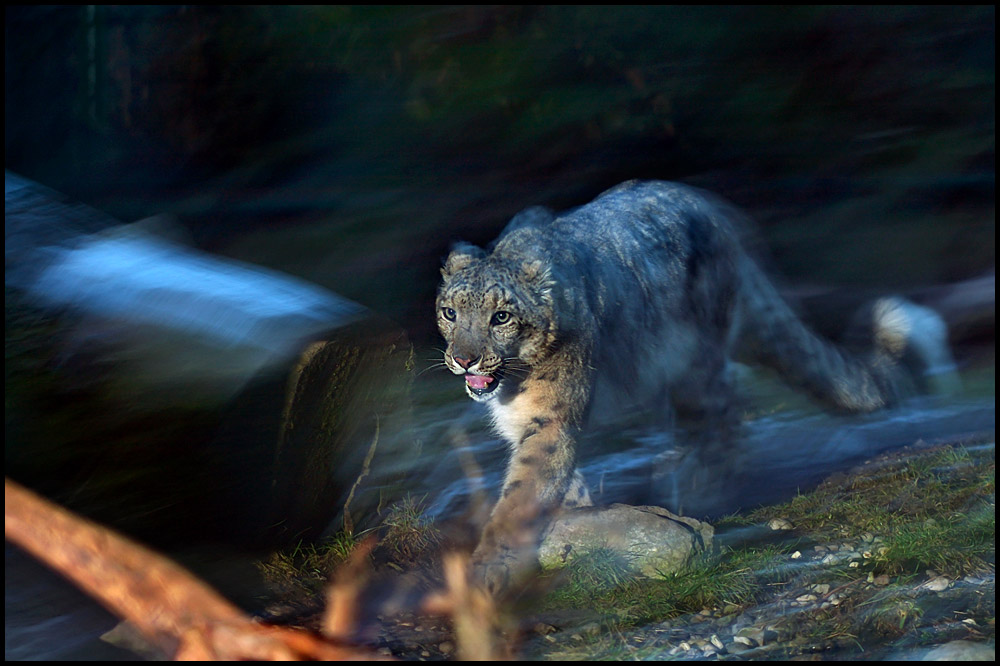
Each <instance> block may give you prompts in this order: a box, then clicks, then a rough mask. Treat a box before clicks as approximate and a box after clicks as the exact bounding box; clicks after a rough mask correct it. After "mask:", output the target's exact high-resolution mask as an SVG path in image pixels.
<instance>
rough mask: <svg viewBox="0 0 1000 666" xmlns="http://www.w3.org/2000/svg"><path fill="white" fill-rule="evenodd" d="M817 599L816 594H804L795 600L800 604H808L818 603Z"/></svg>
mask: <svg viewBox="0 0 1000 666" xmlns="http://www.w3.org/2000/svg"><path fill="white" fill-rule="evenodd" d="M816 599H817V597H816V595H815V594H803V595H801V596H798V597H795V600H796V601H797V602H799V603H800V604H807V603H809V602H810V601H816Z"/></svg>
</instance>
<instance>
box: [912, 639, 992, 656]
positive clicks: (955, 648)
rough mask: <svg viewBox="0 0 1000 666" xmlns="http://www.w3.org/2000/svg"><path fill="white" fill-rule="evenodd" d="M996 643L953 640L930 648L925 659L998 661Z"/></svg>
mask: <svg viewBox="0 0 1000 666" xmlns="http://www.w3.org/2000/svg"><path fill="white" fill-rule="evenodd" d="M996 655H997V650H996V644H995V643H974V642H972V641H952V642H950V643H945V644H944V645H940V646H938V647H936V648H934V649H933V650H930V651H929V652H928V653H927V654H926V655H924V658H923V661H996Z"/></svg>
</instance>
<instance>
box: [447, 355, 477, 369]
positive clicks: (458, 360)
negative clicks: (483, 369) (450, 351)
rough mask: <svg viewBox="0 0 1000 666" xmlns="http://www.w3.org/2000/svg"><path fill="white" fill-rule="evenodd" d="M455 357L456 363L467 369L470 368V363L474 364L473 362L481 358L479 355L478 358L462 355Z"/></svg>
mask: <svg viewBox="0 0 1000 666" xmlns="http://www.w3.org/2000/svg"><path fill="white" fill-rule="evenodd" d="M453 358H454V359H455V363H458V364H459V365H460V366H462V367H463V368H465V369H466V370H468V369H469V366H470V365H472V364H473V363H475V362H476V361H478V360H479V357H478V356H477V357H476V358H462V357H461V356H454V357H453Z"/></svg>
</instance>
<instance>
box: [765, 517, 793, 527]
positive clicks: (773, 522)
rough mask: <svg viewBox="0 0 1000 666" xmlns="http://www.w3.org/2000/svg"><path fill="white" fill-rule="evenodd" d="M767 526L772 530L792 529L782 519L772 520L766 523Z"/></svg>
mask: <svg viewBox="0 0 1000 666" xmlns="http://www.w3.org/2000/svg"><path fill="white" fill-rule="evenodd" d="M767 526H768V527H770V528H771V529H772V530H790V529H792V524H791V523H790V522H788V521H787V520H786V519H784V518H772V519H771V520H769V521H768V523H767Z"/></svg>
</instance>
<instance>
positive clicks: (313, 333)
mask: <svg viewBox="0 0 1000 666" xmlns="http://www.w3.org/2000/svg"><path fill="white" fill-rule="evenodd" d="M4 181H5V182H4V190H5V211H4V212H5V215H4V226H5V237H6V244H5V259H6V266H5V285H6V287H8V300H10V295H11V293H13V294H14V295H15V298H17V299H23V302H25V303H26V304H28V305H31V306H33V307H39V308H42V309H44V310H48V311H52V312H70V313H72V314H73V315H74V318H73V323H72V324H70V326H71V328H69V329H67V330H64V331H63V338H64V341H65V342H66V343H68V346H69V348H70V353H73V352H74V351H75V350H78V349H81V348H87V349H88V351H93V350H94V349H97V350H98V351H99V353H101V354H104V355H105V356H106V359H107V360H111V361H113V362H114V363H115V364H116V367H117V368H118V372H117V374H118V376H119V377H120V378H121V379H122V380H123V381H125V382H126V384H127V390H129V391H131V392H132V394H133V395H136V397H139V396H138V395H137V394H136V391H137V390H138V391H139V392H142V393H145V394H146V395H144V396H142V397H143V398H144V399H152V400H154V401H156V402H161V401H166V402H171V401H175V400H178V399H183V400H208V401H213V402H214V401H223V400H226V399H228V398H229V397H230V396H232V395H234V394H235V393H236V392H238V391H239V390H240V389H241V388H242V387H243V386H244V385H245V384H246V383H247V382H248V381H249V380H250V379H251V378H252V377H254V376H255V375H257V374H258V373H259V372H261V371H263V370H265V369H268V368H271V367H279V366H280V365H281V364H287V363H289V362H290V361H291V359H293V358H295V357H297V356H298V355H299V353H301V351H302V349H303V348H304V347H305V346H306V344H307V343H308V342H310V341H312V340H316V339H321V338H325V337H326V335H327V334H328V333H329V332H330V331H332V330H333V329H335V328H338V327H340V326H344V325H346V324H349V323H351V322H354V321H356V320H357V319H359V318H360V317H362V316H363V315H364V310H363V308H361V307H360V306H358V305H356V304H354V303H352V302H350V301H347V300H345V299H343V298H340V297H339V296H337V295H335V294H333V293H331V292H328V291H326V290H324V289H322V288H320V287H317V286H315V285H312V284H309V283H306V282H303V281H301V280H297V279H295V278H292V277H289V276H287V275H283V274H281V273H278V272H276V271H271V270H267V269H263V268H260V267H256V266H251V265H246V264H241V263H238V262H236V261H232V260H227V259H223V258H219V257H214V256H211V255H209V254H206V253H203V252H199V251H197V250H194V249H191V248H188V247H185V246H183V245H179V244H176V243H173V242H171V241H169V240H166V239H164V238H162V237H161V236H160V235H159V234H154V233H151V232H150V226H151V225H148V224H144V223H136V224H131V225H121V224H117V223H116V222H115V221H114V220H113V219H111V218H109V217H108V216H106V215H104V214H103V213H101V212H100V211H97V210H94V209H91V208H89V207H87V206H84V205H82V204H78V203H73V202H67V201H65V199H64V198H63V197H62V196H61V195H59V194H58V193H56V192H52V191H51V190H48V189H47V188H44V187H43V186H41V185H38V184H37V183H33V182H31V181H29V180H26V179H24V178H21V177H20V176H16V175H14V174H11V173H9V172H7V173H5V179H4ZM154 226H155V225H154ZM160 226H162V222H160ZM11 288H13V289H14V290H16V291H15V292H10V291H9V290H10V289H11ZM9 306H10V304H9V303H8V307H9ZM98 339H99V342H100V343H101V344H99V345H96V346H95V345H92V344H90V343H91V342H94V341H95V340H98ZM109 350H113V351H109ZM163 389H169V390H168V391H164V390H163Z"/></svg>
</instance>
